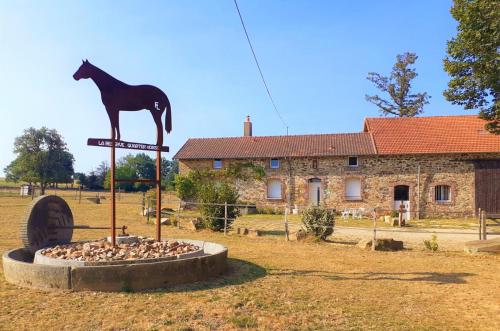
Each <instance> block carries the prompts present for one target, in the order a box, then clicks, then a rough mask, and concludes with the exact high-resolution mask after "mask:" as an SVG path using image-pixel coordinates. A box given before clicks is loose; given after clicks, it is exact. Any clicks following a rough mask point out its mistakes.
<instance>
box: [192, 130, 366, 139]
mask: <svg viewBox="0 0 500 331" xmlns="http://www.w3.org/2000/svg"><path fill="white" fill-rule="evenodd" d="M367 134H368V132H363V131H361V132H340V133H310V134H293V135H292V134H291V135H276V136H234V137H200V138H188V140H195V139H196V140H215V139H253V138H293V137H318V136H347V135H367Z"/></svg>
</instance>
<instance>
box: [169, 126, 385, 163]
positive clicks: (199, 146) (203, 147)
mask: <svg viewBox="0 0 500 331" xmlns="http://www.w3.org/2000/svg"><path fill="white" fill-rule="evenodd" d="M369 154H376V151H375V148H374V145H373V140H372V137H371V134H370V133H363V132H359V133H343V134H315V135H297V136H267V137H232V138H195V139H189V140H188V141H187V142H186V143H185V144H184V146H182V148H181V149H180V150H179V151H178V152H177V154H176V155H175V156H174V159H181V160H182V159H245V158H271V157H276V158H279V157H308V156H312V157H314V156H342V155H369Z"/></svg>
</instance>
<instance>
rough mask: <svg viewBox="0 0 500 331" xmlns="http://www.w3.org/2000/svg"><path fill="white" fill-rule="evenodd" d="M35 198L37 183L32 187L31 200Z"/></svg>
mask: <svg viewBox="0 0 500 331" xmlns="http://www.w3.org/2000/svg"><path fill="white" fill-rule="evenodd" d="M34 198H35V185H33V186H32V187H31V200H33V199H34Z"/></svg>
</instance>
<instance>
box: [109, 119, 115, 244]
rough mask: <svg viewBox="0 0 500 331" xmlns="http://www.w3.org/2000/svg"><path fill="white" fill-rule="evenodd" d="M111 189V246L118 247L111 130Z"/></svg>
mask: <svg viewBox="0 0 500 331" xmlns="http://www.w3.org/2000/svg"><path fill="white" fill-rule="evenodd" d="M110 172H111V173H110V180H109V187H110V190H111V222H110V223H111V245H112V246H116V229H115V228H116V203H115V131H114V130H113V129H111V169H110Z"/></svg>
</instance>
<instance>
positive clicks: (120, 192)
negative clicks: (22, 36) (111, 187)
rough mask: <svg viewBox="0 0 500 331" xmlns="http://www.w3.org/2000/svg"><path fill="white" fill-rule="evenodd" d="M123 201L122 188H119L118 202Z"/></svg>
mask: <svg viewBox="0 0 500 331" xmlns="http://www.w3.org/2000/svg"><path fill="white" fill-rule="evenodd" d="M121 199H122V188H121V187H119V188H118V201H120V200H121Z"/></svg>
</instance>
